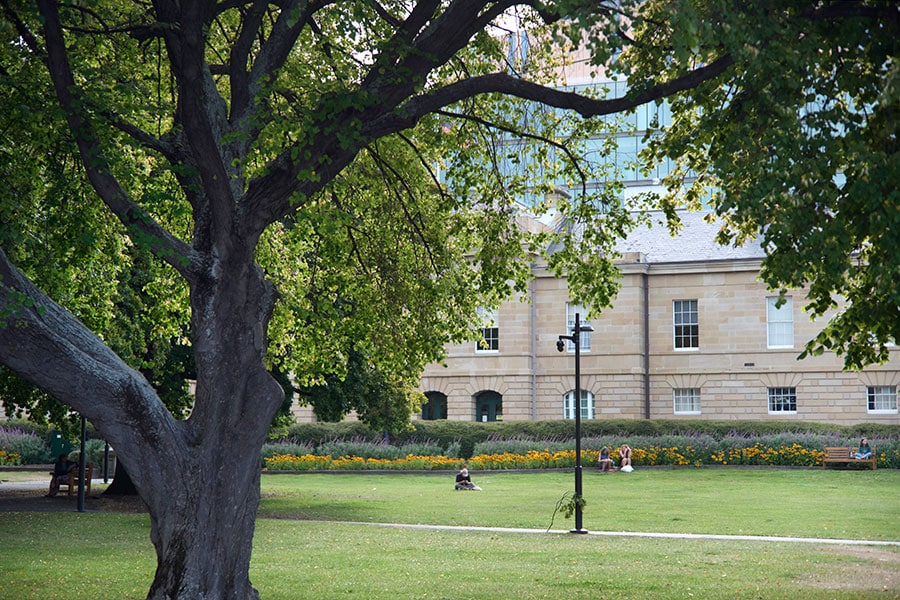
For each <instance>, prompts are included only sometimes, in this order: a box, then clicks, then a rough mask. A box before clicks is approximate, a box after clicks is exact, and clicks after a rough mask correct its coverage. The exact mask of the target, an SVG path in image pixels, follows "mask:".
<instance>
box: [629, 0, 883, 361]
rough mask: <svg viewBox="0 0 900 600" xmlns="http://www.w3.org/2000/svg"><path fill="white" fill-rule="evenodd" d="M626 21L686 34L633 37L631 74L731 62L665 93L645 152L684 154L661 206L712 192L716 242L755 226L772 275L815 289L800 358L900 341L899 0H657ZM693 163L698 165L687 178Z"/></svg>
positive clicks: (862, 356) (776, 280) (744, 235)
mask: <svg viewBox="0 0 900 600" xmlns="http://www.w3.org/2000/svg"><path fill="white" fill-rule="evenodd" d="M682 9H683V10H682ZM673 13H674V14H675V15H677V16H675V17H674V18H672V14H673ZM633 25H634V30H635V36H636V37H637V38H639V39H645V38H647V37H648V36H652V37H653V38H654V39H658V40H660V41H661V42H665V41H666V40H670V39H673V38H680V39H681V40H682V43H683V44H684V48H685V50H684V51H683V52H682V54H681V55H678V53H677V52H675V53H669V52H659V49H658V46H656V45H653V46H651V45H632V46H631V47H630V48H629V50H627V51H626V52H627V53H630V55H629V56H628V57H627V58H626V60H624V61H622V64H624V65H626V66H625V69H624V71H625V72H624V74H625V75H626V76H627V77H629V79H630V80H633V81H637V82H641V81H645V80H646V77H647V76H648V75H654V76H656V75H655V74H657V73H664V74H668V75H664V76H671V75H672V74H676V73H679V72H681V70H683V69H684V68H688V67H689V65H691V64H698V63H703V62H705V61H713V60H722V57H724V56H727V57H728V59H729V60H730V61H732V62H733V63H734V65H733V66H732V67H731V68H730V69H729V70H728V71H727V73H726V74H725V75H724V76H723V77H722V78H720V79H719V80H718V81H716V82H715V83H714V84H713V83H706V84H703V85H701V86H698V87H697V88H695V89H694V90H692V91H690V92H686V93H684V94H682V95H679V96H678V97H677V98H673V105H672V109H673V113H674V114H677V119H676V121H675V123H674V126H673V127H672V128H671V129H669V130H668V131H667V132H666V135H665V136H661V137H660V138H658V145H657V146H656V147H655V148H654V151H653V153H652V154H653V155H654V157H655V158H660V157H663V156H669V157H672V158H675V159H677V160H678V161H679V163H680V164H681V168H680V169H679V170H677V171H676V172H674V173H672V175H671V178H670V182H669V183H670V185H671V186H672V188H673V189H674V190H675V192H674V193H673V194H672V195H671V196H670V197H669V198H668V201H669V202H670V203H672V204H670V206H673V205H677V204H678V203H686V204H688V205H694V206H696V205H697V204H698V203H699V202H701V199H703V200H702V201H705V202H709V203H710V204H711V205H712V206H713V207H714V208H715V211H716V213H717V214H718V215H719V217H721V218H722V219H723V221H724V223H725V226H724V227H723V229H722V232H721V235H720V242H721V243H723V244H729V243H738V244H739V243H742V242H743V241H745V240H747V239H755V238H757V237H759V238H761V241H762V244H763V247H764V248H765V251H766V258H765V260H764V262H763V270H762V278H763V280H764V281H765V282H766V283H767V284H768V285H769V287H770V288H772V289H773V290H788V289H795V288H804V287H807V288H808V292H807V301H808V302H807V305H806V307H805V309H806V310H807V312H809V313H810V317H811V318H820V317H823V316H824V317H828V319H827V323H826V324H825V326H824V328H823V329H822V330H821V333H820V334H819V335H818V336H817V337H816V338H815V339H813V340H812V341H810V342H809V344H808V345H807V346H806V349H805V350H804V352H803V353H802V354H801V355H800V358H803V357H804V356H806V355H808V354H821V353H822V352H823V351H826V350H833V351H836V352H837V353H839V354H843V355H844V364H845V367H847V368H851V369H859V368H862V367H864V366H865V365H867V364H870V363H878V362H885V361H886V360H888V349H889V347H890V345H891V344H892V343H893V342H894V341H896V340H900V288H898V286H897V285H896V281H897V276H898V274H900V260H898V257H900V254H898V252H897V247H898V246H897V245H898V243H900V188H898V186H897V185H896V183H895V182H896V181H897V180H898V177H900V154H898V145H900V141H898V126H897V124H898V122H900V120H898V117H900V87H898V86H900V83H898V75H900V65H898V61H897V57H898V34H900V9H898V7H897V5H896V4H895V3H888V2H823V3H811V2H801V1H794V2H783V3H779V4H778V7H777V9H774V7H773V5H771V4H770V3H765V2H763V3H753V5H752V6H747V7H745V9H742V10H740V11H733V10H732V8H731V7H729V6H727V5H725V4H721V3H717V2H697V3H694V2H688V3H684V6H681V7H679V8H678V9H676V8H675V7H670V6H666V7H665V8H663V7H662V6H661V5H655V4H652V3H651V5H650V6H649V7H648V10H647V11H646V12H645V13H644V14H643V15H642V16H641V18H640V19H638V20H636V21H635V22H634V24H633ZM669 59H671V60H669ZM686 173H692V174H696V175H697V179H696V181H695V182H694V183H693V184H692V185H691V186H689V187H688V188H687V189H684V188H683V187H682V186H681V181H679V179H680V178H681V177H683V176H684V175H685V174H686Z"/></svg>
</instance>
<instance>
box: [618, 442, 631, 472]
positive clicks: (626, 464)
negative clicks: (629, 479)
mask: <svg viewBox="0 0 900 600" xmlns="http://www.w3.org/2000/svg"><path fill="white" fill-rule="evenodd" d="M619 468H620V469H621V470H622V471H625V472H626V473H630V472H631V471H633V470H634V469H633V468H632V466H631V446H629V445H628V444H622V447H621V448H619Z"/></svg>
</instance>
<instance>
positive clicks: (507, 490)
mask: <svg viewBox="0 0 900 600" xmlns="http://www.w3.org/2000/svg"><path fill="white" fill-rule="evenodd" d="M473 479H474V481H475V483H477V484H478V485H480V486H481V487H482V488H483V490H484V491H482V492H457V491H454V490H453V477H452V475H447V474H443V475H438V474H434V475H411V474H397V473H392V474H386V475H381V474H366V473H352V474H336V473H327V474H302V475H280V474H279V475H263V484H262V487H263V494H264V497H263V500H262V502H261V505H260V516H269V517H282V518H293V519H296V518H299V519H313V520H316V519H318V520H336V521H363V522H394V521H395V522H400V523H429V524H441V525H466V526H478V525H490V526H496V527H517V528H529V529H548V528H549V527H550V525H551V520H552V521H553V526H552V527H553V529H565V528H571V526H572V525H573V524H574V523H573V521H572V520H571V519H569V520H568V521H566V520H564V519H563V517H562V515H561V514H557V515H556V516H555V518H554V515H553V512H554V508H555V507H556V505H557V502H558V501H559V499H560V498H561V497H562V496H563V495H564V494H566V493H570V492H571V491H572V490H573V488H574V477H573V475H572V473H571V472H565V471H553V472H540V473H534V472H529V473H509V472H499V471H488V472H481V473H475V474H473ZM583 490H584V497H585V499H586V502H587V505H586V506H585V509H584V527H585V528H586V529H588V530H594V531H632V532H633V531H658V532H666V533H712V534H731V535H770V536H790V537H823V538H854V539H866V540H900V494H898V490H900V471H896V470H885V469H882V470H878V471H856V470H854V471H843V470H832V469H829V470H824V469H766V468H763V469H732V468H701V469H696V468H679V469H637V470H635V471H634V472H633V473H627V474H626V473H612V474H602V473H598V472H597V471H596V470H585V472H584V476H583Z"/></svg>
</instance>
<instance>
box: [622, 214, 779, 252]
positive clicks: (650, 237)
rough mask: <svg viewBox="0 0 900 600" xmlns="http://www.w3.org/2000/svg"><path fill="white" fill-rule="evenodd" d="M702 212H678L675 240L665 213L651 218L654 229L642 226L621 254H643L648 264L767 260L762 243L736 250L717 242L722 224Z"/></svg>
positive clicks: (757, 242) (749, 243)
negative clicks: (708, 220)
mask: <svg viewBox="0 0 900 600" xmlns="http://www.w3.org/2000/svg"><path fill="white" fill-rule="evenodd" d="M707 214H708V213H699V212H686V211H684V212H679V213H678V216H679V217H681V223H682V228H681V230H680V231H679V232H678V233H677V234H676V235H675V236H674V237H673V236H672V235H671V234H670V233H669V229H668V227H666V224H665V216H664V215H663V214H662V213H658V214H654V215H652V223H653V226H652V227H649V226H647V225H640V226H639V227H637V228H636V229H635V230H634V231H633V232H631V233H630V234H629V235H628V238H627V239H625V240H623V241H621V242H619V244H618V245H617V248H616V249H617V250H618V252H619V253H625V252H640V253H641V254H643V255H644V256H645V257H646V258H645V260H646V262H649V263H676V262H694V261H705V260H739V259H761V258H764V257H765V252H764V251H763V249H762V247H761V245H760V243H759V240H758V239H757V240H754V241H752V242H747V243H746V244H745V245H743V246H739V247H737V248H735V247H733V246H721V245H719V244H718V243H717V242H716V234H718V233H719V229H720V228H721V222H713V223H708V222H707V221H706V215H707Z"/></svg>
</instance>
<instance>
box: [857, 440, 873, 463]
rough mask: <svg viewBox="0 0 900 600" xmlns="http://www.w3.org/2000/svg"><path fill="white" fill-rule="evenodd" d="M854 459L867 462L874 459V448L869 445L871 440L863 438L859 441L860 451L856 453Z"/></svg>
mask: <svg viewBox="0 0 900 600" xmlns="http://www.w3.org/2000/svg"><path fill="white" fill-rule="evenodd" d="M853 458H855V459H856V460H867V459H869V458H872V447H871V446H870V445H869V440H867V439H866V438H863V439H861V440H860V441H859V450H857V451H856V454H854V455H853Z"/></svg>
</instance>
